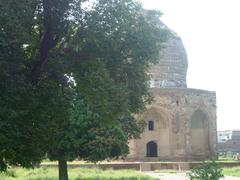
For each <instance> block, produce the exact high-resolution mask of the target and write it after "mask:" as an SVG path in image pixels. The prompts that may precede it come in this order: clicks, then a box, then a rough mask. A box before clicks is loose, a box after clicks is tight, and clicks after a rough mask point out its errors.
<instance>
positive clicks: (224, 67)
mask: <svg viewBox="0 0 240 180" xmlns="http://www.w3.org/2000/svg"><path fill="white" fill-rule="evenodd" d="M141 2H142V3H143V5H144V7H145V8H148V9H158V10H160V11H161V12H162V13H163V16H162V21H163V22H164V23H165V24H166V25H167V26H168V27H169V28H170V29H172V30H173V31H175V32H176V33H177V34H178V35H179V36H180V37H181V38H182V40H183V43H184V45H185V48H186V51H187V54H188V61H189V68H188V78H187V81H188V87H190V88H198V89H205V90H211V91H216V92H217V106H218V113H217V116H218V120H217V123H218V130H226V129H240V118H239V113H238V111H240V109H239V107H240V106H239V103H240V80H239V78H240V66H239V65H240V10H239V7H240V1H239V0H141Z"/></svg>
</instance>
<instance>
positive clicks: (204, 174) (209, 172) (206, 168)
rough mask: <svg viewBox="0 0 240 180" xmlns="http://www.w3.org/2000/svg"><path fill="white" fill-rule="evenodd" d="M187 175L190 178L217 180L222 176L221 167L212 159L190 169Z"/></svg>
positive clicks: (194, 179) (195, 179) (191, 179)
mask: <svg viewBox="0 0 240 180" xmlns="http://www.w3.org/2000/svg"><path fill="white" fill-rule="evenodd" d="M187 176H188V177H189V179H190V180H219V179H220V178H222V177H224V175H223V173H222V169H221V168H220V167H219V166H218V164H217V163H216V162H214V161H211V162H203V163H202V164H201V165H200V166H199V167H196V168H193V169H191V171H190V172H189V173H187Z"/></svg>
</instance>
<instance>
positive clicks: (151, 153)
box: [147, 141, 157, 157]
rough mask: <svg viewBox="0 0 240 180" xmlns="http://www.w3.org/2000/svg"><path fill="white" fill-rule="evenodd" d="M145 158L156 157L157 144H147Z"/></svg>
mask: <svg viewBox="0 0 240 180" xmlns="http://www.w3.org/2000/svg"><path fill="white" fill-rule="evenodd" d="M147 157H157V143H155V142H153V141H150V142H149V143H147Z"/></svg>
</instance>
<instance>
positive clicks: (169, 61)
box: [149, 35, 188, 88]
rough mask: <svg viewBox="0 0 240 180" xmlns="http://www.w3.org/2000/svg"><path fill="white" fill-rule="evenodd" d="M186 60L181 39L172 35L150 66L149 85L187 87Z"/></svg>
mask: <svg viewBox="0 0 240 180" xmlns="http://www.w3.org/2000/svg"><path fill="white" fill-rule="evenodd" d="M187 68H188V60H187V54H186V51H185V48H184V46H183V43H182V41H181V39H180V38H179V37H178V36H177V35H173V36H172V37H170V38H169V39H168V41H166V42H165V43H164V45H163V48H162V50H161V51H160V57H159V62H158V63H157V64H155V65H152V67H151V68H150V71H149V73H150V75H151V87H156V88H165V87H166V88H167V87H183V88H184V87H187V83H186V76H187Z"/></svg>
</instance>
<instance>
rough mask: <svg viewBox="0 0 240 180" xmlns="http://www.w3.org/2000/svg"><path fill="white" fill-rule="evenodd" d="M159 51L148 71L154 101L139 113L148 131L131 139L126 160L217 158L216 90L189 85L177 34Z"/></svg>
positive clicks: (182, 49)
mask: <svg viewBox="0 0 240 180" xmlns="http://www.w3.org/2000/svg"><path fill="white" fill-rule="evenodd" d="M160 55H161V56H160V58H159V63H158V64H155V65H153V66H152V67H151V69H150V71H149V73H150V75H151V82H150V85H151V92H152V94H153V96H154V102H153V103H152V104H150V105H148V106H147V110H146V111H145V112H144V113H143V114H141V115H139V116H140V118H141V119H144V120H145V121H146V127H145V131H144V132H143V133H142V134H141V136H140V139H133V140H130V141H129V149H130V154H129V155H128V156H127V160H129V161H131V160H132V161H154V160H173V161H176V160H194V159H197V160H203V159H207V158H210V157H211V158H216V157H217V150H216V144H217V131H216V93H215V92H210V91H206V90H199V89H190V88H187V83H186V76H187V68H188V59H187V54H186V51H185V48H184V46H183V43H182V41H181V39H180V38H179V37H178V36H177V35H173V36H172V37H170V38H169V39H168V41H167V42H165V44H164V46H163V48H162V50H161V51H160Z"/></svg>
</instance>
